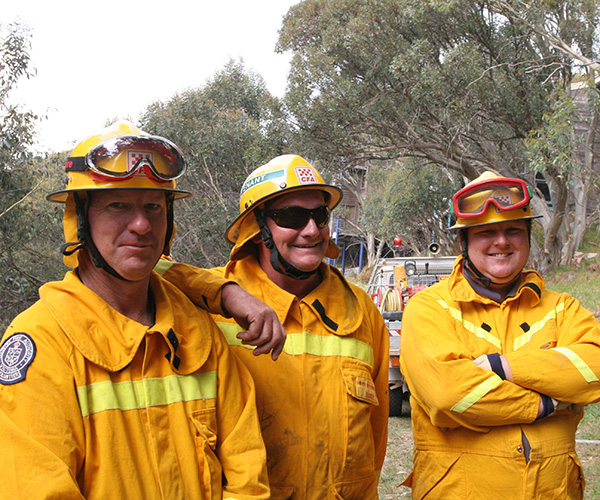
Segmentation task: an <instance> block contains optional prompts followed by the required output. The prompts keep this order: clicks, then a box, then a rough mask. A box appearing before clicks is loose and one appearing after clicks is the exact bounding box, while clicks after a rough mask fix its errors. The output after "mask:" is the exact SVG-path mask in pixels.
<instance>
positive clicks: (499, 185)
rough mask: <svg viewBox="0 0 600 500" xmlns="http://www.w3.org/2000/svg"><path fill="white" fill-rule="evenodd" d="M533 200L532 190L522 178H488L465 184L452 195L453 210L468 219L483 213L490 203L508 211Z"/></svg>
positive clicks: (458, 215) (457, 214)
mask: <svg viewBox="0 0 600 500" xmlns="http://www.w3.org/2000/svg"><path fill="white" fill-rule="evenodd" d="M530 200H531V192H530V191H529V187H528V186H527V184H526V183H525V182H524V181H522V180H521V179H512V178H497V179H488V180H485V181H481V182H478V183H475V184H473V185H470V186H465V187H464V188H462V189H461V190H460V191H458V192H457V193H456V194H455V195H454V196H453V197H452V212H453V213H454V215H456V216H457V217H460V218H464V219H468V218H472V217H479V216H480V215H483V214H484V213H485V211H486V210H487V209H488V207H489V205H490V204H493V205H495V207H496V209H497V210H500V211H502V212H507V211H510V210H516V209H518V208H521V207H524V206H525V205H527V204H528V203H529V201H530Z"/></svg>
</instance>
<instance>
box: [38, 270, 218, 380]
mask: <svg viewBox="0 0 600 500" xmlns="http://www.w3.org/2000/svg"><path fill="white" fill-rule="evenodd" d="M150 286H151V288H152V293H153V295H154V301H155V303H156V322H155V324H154V325H153V326H151V327H147V326H145V325H142V324H140V323H137V322H136V321H133V320H131V319H129V318H127V317H126V316H123V315H122V314H121V313H119V312H118V311H116V310H115V309H113V308H112V307H110V306H109V305H108V304H107V303H106V302H105V301H104V300H103V299H102V298H101V297H99V296H98V295H96V294H95V293H94V292H93V291H91V290H90V289H89V288H87V287H86V286H85V285H84V284H83V283H82V282H81V281H80V280H79V278H78V277H77V275H76V273H75V272H74V271H70V272H68V273H67V274H66V275H65V278H64V279H63V280H62V281H57V282H51V283H47V284H45V285H43V286H42V287H41V288H40V299H41V301H42V303H43V304H44V305H45V306H46V308H47V309H48V310H49V311H50V313H51V314H52V316H53V317H54V318H55V319H56V321H57V322H58V324H59V325H60V326H61V328H62V329H63V331H64V332H65V334H66V336H67V337H68V338H69V339H70V340H71V342H72V343H73V345H74V346H75V348H76V349H77V350H78V351H79V352H81V354H82V355H83V356H84V357H85V358H86V359H88V360H89V361H91V362H92V363H94V364H96V365H98V366H101V367H103V368H105V369H106V370H108V371H118V370H121V369H123V368H125V367H126V366H127V365H128V364H129V363H131V361H132V359H133V357H134V356H135V354H136V353H137V351H138V349H139V348H140V345H141V343H142V340H143V339H144V337H145V336H146V335H147V334H159V335H161V336H162V337H163V339H164V342H165V344H166V345H165V354H166V355H167V356H168V358H167V359H169V362H170V364H171V367H172V369H173V371H174V372H176V373H180V374H186V373H191V372H194V371H196V370H197V369H198V368H200V366H202V364H204V362H205V361H206V359H207V358H208V355H209V353H210V350H211V344H212V336H211V335H210V334H209V333H208V332H209V331H210V328H211V325H210V322H211V320H210V318H209V317H208V315H206V314H204V315H203V314H202V313H200V312H198V311H197V309H196V307H195V306H194V305H193V304H191V302H189V299H187V297H186V296H185V295H183V294H182V293H181V292H180V291H179V290H178V289H177V288H175V287H174V286H172V285H170V284H169V283H168V282H166V281H165V280H163V279H162V278H161V277H160V276H159V275H158V274H156V273H154V272H153V273H152V276H151V279H150ZM184 333H185V335H183V334H184ZM168 353H170V354H168Z"/></svg>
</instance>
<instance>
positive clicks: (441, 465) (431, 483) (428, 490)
mask: <svg viewBox="0 0 600 500" xmlns="http://www.w3.org/2000/svg"><path fill="white" fill-rule="evenodd" d="M460 457H461V454H460V453H447V452H441V453H436V452H418V453H416V454H415V463H414V467H413V474H414V475H413V479H412V497H413V498H414V499H415V500H420V499H422V498H459V497H460V496H461V492H462V494H464V492H465V484H464V482H462V477H463V474H461V473H460V472H456V471H454V470H453V469H454V468H455V467H456V466H457V462H458V460H459V459H460ZM442 484H443V486H442Z"/></svg>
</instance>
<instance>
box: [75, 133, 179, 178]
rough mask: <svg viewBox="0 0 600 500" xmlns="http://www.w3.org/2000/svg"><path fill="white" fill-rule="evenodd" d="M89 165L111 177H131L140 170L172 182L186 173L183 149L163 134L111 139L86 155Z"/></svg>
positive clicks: (93, 169)
mask: <svg viewBox="0 0 600 500" xmlns="http://www.w3.org/2000/svg"><path fill="white" fill-rule="evenodd" d="M85 166H86V167H87V168H89V169H90V170H92V171H93V172H96V173H98V174H100V175H103V176H106V177H110V178H116V179H120V178H128V177H130V176H133V175H135V174H136V173H137V172H139V171H145V173H146V174H147V173H148V172H147V171H146V170H149V171H150V173H151V175H153V176H154V177H156V178H158V179H160V180H163V181H172V180H174V179H177V178H178V177H180V176H181V175H182V174H183V173H184V172H185V160H184V158H183V154H182V153H181V151H180V149H179V148H178V147H177V146H176V145H175V144H173V143H172V142H170V141H167V140H166V139H163V138H162V137H153V136H136V135H132V136H121V137H115V138H112V139H108V140H106V141H104V142H102V143H101V144H99V145H98V146H96V147H95V148H94V149H92V150H91V151H90V152H89V153H88V154H87V155H86V156H85Z"/></svg>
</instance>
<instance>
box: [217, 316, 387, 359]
mask: <svg viewBox="0 0 600 500" xmlns="http://www.w3.org/2000/svg"><path fill="white" fill-rule="evenodd" d="M217 325H218V326H219V328H220V329H221V331H222V332H223V335H224V336H225V338H226V339H227V342H228V343H229V345H235V346H240V347H245V348H247V349H254V346H247V345H242V343H241V341H240V340H239V339H238V338H237V337H236V335H237V334H238V333H239V332H241V331H242V328H241V327H240V326H239V325H237V324H235V323H226V322H222V321H218V322H217ZM283 352H285V353H286V354H289V355H290V356H298V355H302V354H314V355H315V356H344V357H348V358H354V359H359V360H361V361H364V362H365V363H367V364H368V365H370V366H373V364H374V362H375V361H374V359H375V356H374V354H373V346H371V345H370V344H367V343H366V342H362V341H361V340H357V339H355V338H351V337H338V336H337V335H327V336H325V335H315V334H312V333H308V332H302V333H293V334H289V335H288V336H287V338H286V340H285V345H284V347H283Z"/></svg>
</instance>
